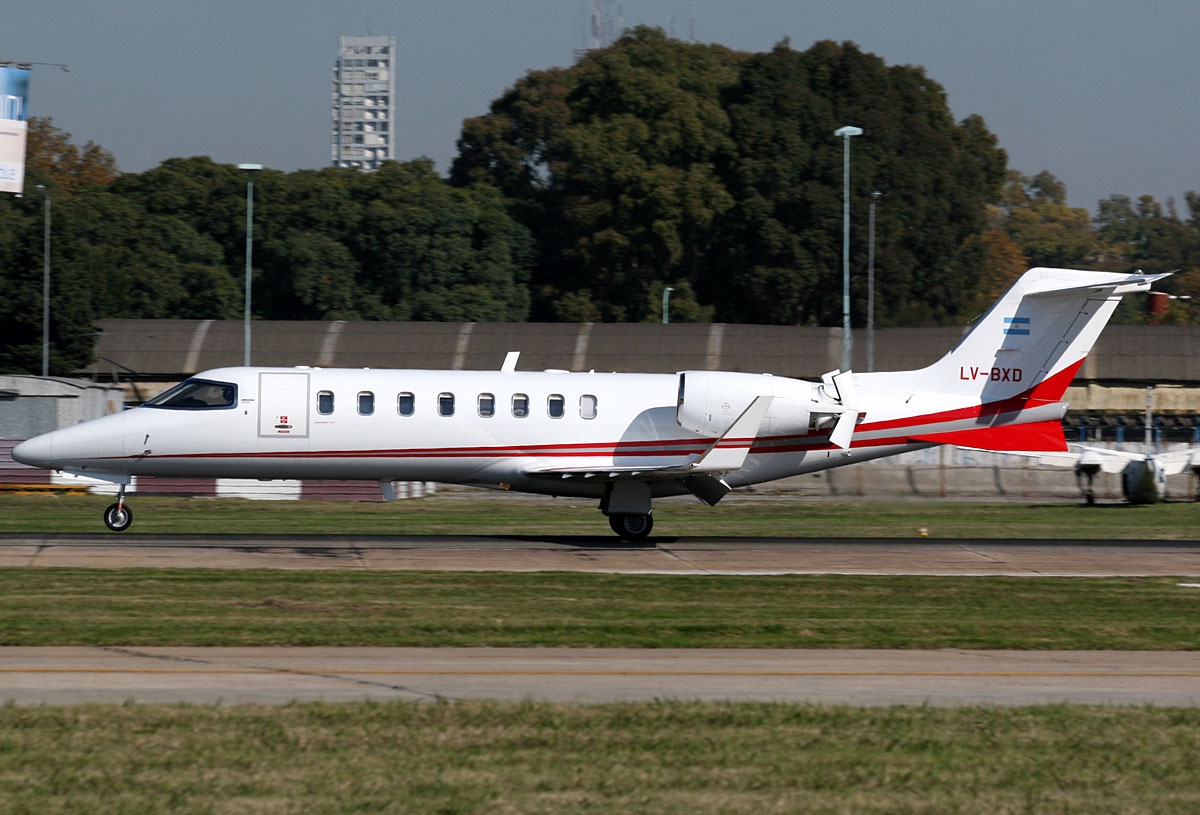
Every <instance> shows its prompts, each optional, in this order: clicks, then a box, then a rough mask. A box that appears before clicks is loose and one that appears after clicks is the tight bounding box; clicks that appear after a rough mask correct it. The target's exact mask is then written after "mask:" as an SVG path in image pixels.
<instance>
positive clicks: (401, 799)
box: [0, 702, 1200, 815]
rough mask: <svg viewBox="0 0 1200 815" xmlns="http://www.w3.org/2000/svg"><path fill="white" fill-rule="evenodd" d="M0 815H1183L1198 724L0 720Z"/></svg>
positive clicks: (728, 714) (477, 715)
mask: <svg viewBox="0 0 1200 815" xmlns="http://www.w3.org/2000/svg"><path fill="white" fill-rule="evenodd" d="M0 791H2V794H3V809H4V811H5V812H6V813H8V815H58V814H59V813H62V815H67V814H68V813H69V814H70V815H76V813H81V812H87V813H91V814H92V815H108V813H134V812H171V813H175V815H190V814H191V813H225V812H228V813H233V812H237V813H250V814H253V813H292V812H304V813H307V814H308V815H322V814H323V813H348V812H379V813H464V815H465V814H466V813H480V814H483V813H487V814H488V815H491V813H530V814H531V815H532V814H536V813H562V812H579V813H595V814H596V815H601V814H602V813H620V815H627V813H630V812H654V813H659V814H660V815H674V814H675V813H678V814H679V815H698V813H747V814H750V813H753V814H754V815H761V813H792V812H814V813H833V814H836V813H859V814H862V813H867V814H870V813H880V814H881V815H882V813H935V812H936V813H955V812H961V813H981V812H986V813H992V814H994V815H1004V813H1028V812H1061V813H1089V815H1104V814H1105V813H1121V815H1151V814H1153V815H1161V814H1162V813H1194V812H1197V811H1200V710H1197V709H1154V708H1112V707H1086V706H1048V707H1034V708H1016V709H1003V708H1001V709H997V708H978V707H971V708H931V707H894V708H876V709H854V708H844V707H829V708H823V707H815V706H806V705H784V704H767V705H762V704H703V703H677V702H649V703H628V704H615V705H596V706H570V705H552V704H530V703H524V704H522V703H483V702H466V703H456V704H417V703H402V702H394V703H393V702H388V703H359V704H321V703H313V704H292V705H286V706H283V707H264V706H258V705H245V706H238V707H234V708H222V707H197V706H187V705H177V706H158V705H146V706H142V705H127V706H100V705H82V706H74V707H46V708H17V707H12V706H9V707H2V708H0Z"/></svg>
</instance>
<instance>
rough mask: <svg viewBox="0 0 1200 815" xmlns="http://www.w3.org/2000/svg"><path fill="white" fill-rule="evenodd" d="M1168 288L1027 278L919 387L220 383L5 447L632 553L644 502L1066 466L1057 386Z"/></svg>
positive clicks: (52, 461) (94, 466)
mask: <svg viewBox="0 0 1200 815" xmlns="http://www.w3.org/2000/svg"><path fill="white" fill-rule="evenodd" d="M1165 276H1166V275H1142V274H1137V275H1125V274H1114V273H1109V272H1088V271H1075V270H1069V269H1045V268H1037V269H1031V270H1030V271H1028V272H1026V273H1025V274H1024V275H1022V276H1021V278H1020V279H1019V280H1018V281H1017V282H1016V283H1015V284H1013V286H1012V288H1011V289H1009V290H1008V291H1007V292H1006V293H1005V294H1004V295H1003V296H1002V297H1001V298H1000V299H999V300H998V301H997V302H996V304H995V305H994V306H992V308H991V309H990V310H989V311H988V312H987V314H985V315H984V316H983V317H982V318H981V319H980V320H979V321H978V322H977V323H976V324H975V326H974V327H973V328H972V329H971V331H970V332H969V333H968V334H967V335H966V336H965V337H964V338H963V339H962V340H961V341H960V342H959V343H958V345H957V346H955V348H954V349H953V350H951V351H950V352H949V353H947V354H946V355H945V356H944V357H942V358H941V359H940V360H939V361H937V362H935V363H934V364H932V365H930V366H928V367H926V368H922V369H920V370H916V371H900V372H889V373H867V374H856V373H851V372H850V371H841V372H837V371H835V372H831V373H829V374H826V375H825V376H823V377H822V381H821V382H819V383H817V382H806V381H802V380H797V379H790V378H785V377H775V376H771V375H769V374H746V373H727V372H714V371H684V372H682V373H678V374H622V373H607V374H606V373H595V372H588V373H567V372H565V371H545V372H540V373H534V372H518V371H516V370H515V367H516V354H515V353H510V354H509V356H508V358H507V359H506V360H505V364H504V366H503V367H502V368H501V370H499V371H426V370H369V369H363V370H350V369H330V370H323V369H312V368H221V369H217V370H212V371H207V372H205V373H202V374H199V375H198V376H196V377H193V378H192V379H188V380H187V381H185V382H183V383H182V384H180V385H179V386H177V387H175V388H173V389H171V390H169V391H167V392H165V393H163V394H162V395H160V396H158V397H156V398H154V399H152V400H150V401H149V402H147V403H146V404H145V405H142V406H141V407H137V408H134V409H132V410H128V411H125V412H123V413H118V414H114V415H111V416H105V417H103V418H101V419H96V420H93V421H91V422H86V423H84V424H80V425H76V426H74V427H69V428H64V429H62V430H56V431H54V432H52V433H47V434H45V435H42V436H38V437H36V438H33V439H30V440H28V441H26V442H23V443H22V444H20V445H18V446H17V447H16V449H15V450H14V451H13V457H14V458H15V459H16V460H17V461H20V462H23V463H25V464H30V465H33V466H36V467H44V468H47V469H53V470H61V471H64V472H67V473H73V474H77V475H85V476H91V477H93V478H100V479H104V480H107V481H111V482H113V483H115V484H118V485H119V486H120V490H119V492H118V496H117V502H116V503H115V504H113V505H112V506H110V507H108V509H106V510H105V512H104V520H105V523H106V524H108V526H109V528H111V529H113V530H117V531H120V530H124V529H126V528H128V527H129V525H130V523H131V522H132V518H133V516H132V513H131V511H130V509H129V507H128V505H126V503H125V487H126V485H128V484H129V482H130V480H131V477H132V476H135V475H153V476H177V477H216V478H259V479H284V478H326V479H347V480H360V479H361V480H368V479H369V480H373V481H378V482H379V483H380V485H381V487H382V489H383V490H384V494H385V497H391V496H389V495H388V493H389V491H390V485H391V482H392V481H396V480H413V481H441V482H447V483H454V484H467V485H473V486H480V487H493V488H499V489H510V490H518V491H522V492H531V493H542V494H548V495H559V496H576V497H590V498H594V499H596V500H597V501H598V502H599V508H600V510H601V511H602V512H603V513H604V514H605V515H607V516H608V519H609V524H610V525H611V526H612V528H613V530H614V531H615V532H616V533H617V534H618V535H621V536H622V537H626V538H641V537H645V536H646V535H648V534H649V533H650V529H651V526H652V517H651V502H652V499H654V498H656V497H662V496H669V495H683V494H687V493H691V494H692V495H695V496H696V497H697V498H699V499H700V500H702V501H704V502H705V503H707V504H710V505H712V504H716V503H717V502H718V501H720V500H721V498H722V497H724V496H725V495H726V494H727V493H728V492H729V491H730V490H731V489H735V488H737V487H741V486H746V485H749V484H757V483H761V482H764V481H771V480H774V479H778V478H784V477H787V476H793V475H798V474H802V473H810V472H815V471H818V470H824V469H829V468H832V467H841V466H844V465H846V464H853V463H856V462H859V461H866V460H869V459H875V458H881V457H883V456H890V455H895V454H897V453H903V452H906V451H909V450H917V449H922V448H925V447H931V446H934V445H937V444H962V445H967V446H971V447H979V448H983V449H988V450H999V451H1006V450H1035V451H1046V452H1050V451H1063V450H1066V443H1065V439H1064V437H1063V432H1062V425H1061V420H1062V417H1063V414H1064V413H1065V412H1066V408H1067V406H1066V403H1064V402H1062V401H1061V399H1062V397H1063V394H1064V392H1065V391H1066V388H1067V385H1068V384H1070V382H1071V380H1072V379H1073V378H1074V376H1075V372H1076V371H1077V370H1078V369H1079V366H1080V365H1081V364H1082V363H1083V360H1084V357H1085V356H1086V355H1087V353H1088V352H1089V351H1090V350H1091V348H1092V345H1093V344H1094V343H1095V341H1096V338H1097V336H1098V335H1099V334H1100V331H1101V330H1102V329H1103V328H1104V325H1105V324H1106V323H1107V322H1108V319H1109V317H1110V316H1111V315H1112V312H1113V309H1115V308H1116V306H1117V303H1118V302H1119V301H1120V299H1121V296H1122V295H1124V294H1127V293H1130V292H1140V291H1146V290H1148V289H1149V288H1150V286H1151V284H1152V283H1153V282H1154V281H1156V280H1158V279H1159V278H1162V277H1165Z"/></svg>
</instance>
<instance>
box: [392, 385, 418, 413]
mask: <svg viewBox="0 0 1200 815" xmlns="http://www.w3.org/2000/svg"><path fill="white" fill-rule="evenodd" d="M416 401H417V400H416V399H415V398H413V395H412V394H411V393H410V392H409V391H405V392H404V393H401V394H397V395H396V412H397V413H399V414H400V415H401V416H411V415H413V411H414V410H415V409H416V407H417V404H416Z"/></svg>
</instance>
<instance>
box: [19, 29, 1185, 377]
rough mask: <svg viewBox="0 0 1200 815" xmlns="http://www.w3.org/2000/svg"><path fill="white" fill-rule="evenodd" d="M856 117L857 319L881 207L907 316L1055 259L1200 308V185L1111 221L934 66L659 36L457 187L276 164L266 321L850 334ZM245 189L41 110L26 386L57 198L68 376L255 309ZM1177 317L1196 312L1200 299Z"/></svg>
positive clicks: (28, 235)
mask: <svg viewBox="0 0 1200 815" xmlns="http://www.w3.org/2000/svg"><path fill="white" fill-rule="evenodd" d="M846 124H853V125H857V126H859V127H862V128H863V130H864V131H865V133H864V135H863V136H861V137H858V138H855V139H853V140H852V142H851V144H850V149H851V152H852V173H851V211H852V223H851V268H852V272H853V284H852V302H853V305H852V309H853V321H854V324H855V325H862V324H863V322H864V321H865V307H866V299H867V297H866V294H867V293H866V282H865V278H866V275H865V269H866V265H867V252H868V248H869V247H868V243H869V242H868V235H867V233H868V219H867V212H868V206H869V203H870V202H871V201H872V200H873V199H872V193H879V195H878V196H876V197H875V200H877V202H878V203H877V206H876V219H875V269H876V281H877V283H876V303H877V312H876V322H877V324H878V325H881V326H887V325H939V324H953V323H961V322H964V321H966V320H969V319H971V318H972V317H974V316H975V315H977V314H978V313H979V312H980V311H981V310H982V309H983V308H985V307H986V306H987V305H988V304H990V302H991V301H992V300H993V299H994V297H995V296H996V294H998V293H999V291H1000V290H1002V289H1003V288H1004V287H1006V286H1007V285H1008V284H1009V283H1010V282H1011V281H1012V280H1013V279H1014V278H1015V277H1016V276H1017V275H1019V274H1020V273H1021V272H1022V271H1024V270H1025V269H1026V268H1028V267H1030V266H1037V265H1047V266H1083V267H1087V268H1094V269H1109V270H1114V271H1124V270H1130V269H1135V268H1145V269H1146V270H1148V271H1151V270H1153V271H1166V270H1171V269H1181V270H1182V273H1181V274H1178V275H1176V276H1175V277H1173V278H1171V279H1169V281H1168V283H1167V285H1166V286H1165V287H1164V288H1166V289H1167V290H1168V291H1171V292H1174V293H1176V294H1181V295H1195V296H1198V297H1200V195H1197V194H1196V193H1194V192H1189V193H1188V194H1187V195H1186V198H1185V205H1186V209H1187V213H1186V215H1181V214H1180V213H1179V212H1177V211H1176V208H1175V204H1174V202H1173V201H1168V202H1166V205H1165V206H1164V205H1162V204H1160V203H1159V202H1157V201H1156V200H1155V199H1154V198H1152V197H1150V196H1142V197H1141V198H1138V199H1137V200H1136V201H1135V200H1133V199H1131V198H1129V197H1127V196H1123V195H1113V196H1112V197H1110V198H1109V199H1107V200H1105V201H1101V202H1098V205H1097V215H1096V216H1095V217H1094V218H1093V217H1092V216H1091V215H1090V214H1089V212H1088V211H1087V210H1086V209H1080V208H1072V207H1069V206H1068V205H1067V204H1066V189H1065V187H1064V185H1063V184H1062V183H1061V182H1060V181H1059V180H1058V179H1057V178H1055V177H1054V175H1053V174H1052V173H1050V172H1048V171H1043V172H1040V173H1038V174H1036V175H1034V176H1025V175H1023V174H1022V173H1020V172H1019V171H1017V170H1013V169H1010V168H1008V167H1007V156H1006V155H1005V152H1004V150H1003V149H1001V148H1000V147H999V145H998V142H997V139H996V137H995V136H994V135H993V134H992V133H991V132H990V131H989V130H988V129H987V127H986V124H985V122H984V121H983V119H982V118H980V117H978V116H968V117H966V118H965V119H962V120H961V121H957V122H956V121H955V120H954V119H953V117H952V116H951V114H950V110H949V106H948V104H947V100H946V94H945V91H944V89H943V88H942V87H941V86H940V85H939V84H938V83H937V82H935V81H934V80H933V79H931V78H930V77H928V76H927V75H926V73H925V71H924V70H923V69H921V68H918V67H913V66H896V65H888V64H886V63H885V61H884V60H883V59H882V58H880V57H878V56H876V55H874V54H870V53H866V52H863V51H862V50H860V49H859V48H858V47H857V46H855V45H854V44H853V43H849V42H847V43H841V44H838V43H832V42H819V43H817V44H815V45H813V46H812V47H811V48H809V49H808V50H806V51H798V50H796V49H793V48H792V47H791V45H790V43H789V42H787V41H786V40H785V41H783V42H781V43H779V44H778V45H777V46H776V47H774V48H773V49H772V50H770V51H769V52H765V53H754V54H751V53H745V52H739V51H733V50H731V49H728V48H725V47H723V46H720V45H700V44H693V43H684V42H681V41H678V40H674V39H671V38H669V37H667V36H666V35H665V34H664V33H663V32H662V31H660V30H658V29H652V28H637V29H634V30H632V31H630V32H628V33H627V34H626V35H625V36H624V37H623V38H622V39H621V40H620V41H618V42H617V43H616V44H615V45H613V46H612V47H610V48H606V49H602V50H598V51H594V52H591V53H589V54H587V55H585V56H583V57H581V58H580V59H579V61H578V62H576V63H575V64H574V65H572V66H570V67H568V68H552V69H548V70H544V71H531V72H529V73H528V74H526V75H525V76H524V77H522V78H520V79H519V80H518V81H517V82H516V83H515V84H514V85H513V86H512V88H510V89H509V90H508V91H506V92H505V93H504V94H503V95H502V96H501V97H500V98H498V99H496V100H495V101H493V102H492V104H491V106H490V109H489V110H488V112H487V113H485V114H483V115H481V116H478V117H475V118H471V119H468V120H467V121H465V122H464V124H463V129H462V133H461V136H460V138H459V141H458V152H457V156H456V158H455V159H454V161H453V164H452V166H451V167H450V168H449V176H448V178H442V177H441V176H440V175H439V174H438V173H437V172H436V171H435V168H434V166H433V163H432V162H431V161H429V160H425V159H422V160H416V161H410V162H403V163H401V162H390V163H388V164H386V165H385V166H384V167H382V168H381V169H380V170H378V171H376V172H372V173H361V172H358V171H355V170H348V169H340V168H326V169H321V170H300V171H296V172H292V173H283V172H279V171H275V170H270V169H267V170H263V171H261V172H258V173H256V174H255V177H254V190H255V210H254V231H253V288H254V297H253V302H254V316H255V317H256V318H260V319H275V320H289V319H295V320H333V319H345V320H452V321H525V320H539V321H642V320H657V319H659V318H660V314H661V312H660V309H661V298H662V294H663V290H664V288H665V287H667V286H670V287H671V288H672V290H673V291H672V294H671V298H670V310H671V314H670V318H671V319H672V320H673V321H720V322H736V323H771V324H811V325H836V324H840V322H841V307H842V306H841V279H842V266H841V252H842V172H843V158H844V154H843V150H844V145H843V142H842V139H840V138H835V137H834V136H833V131H834V130H836V129H837V128H838V127H841V126H842V125H846ZM246 181H247V179H246V176H245V174H244V173H243V172H242V171H240V170H238V169H237V168H236V167H235V166H233V165H223V164H218V163H216V162H213V161H212V160H211V159H208V158H204V157H193V158H174V159H169V160H167V161H164V162H163V163H162V164H160V165H159V166H158V167H156V168H154V169H151V170H148V171H146V172H143V173H120V172H119V171H118V169H117V166H116V162H115V161H114V160H113V158H112V156H111V154H109V153H108V152H107V151H105V150H104V149H103V148H102V147H100V146H98V145H95V144H93V143H91V142H88V143H86V144H85V145H83V146H82V147H78V146H76V145H74V144H73V143H72V142H71V137H70V136H69V134H65V133H63V132H62V131H60V130H59V129H57V128H56V127H55V126H54V124H53V122H52V121H50V120H48V119H35V120H31V122H30V137H29V151H28V159H27V171H26V191H27V192H26V195H25V196H24V197H23V198H15V197H6V198H4V199H0V281H2V282H3V284H4V290H5V292H6V295H7V296H6V297H5V298H3V299H0V332H2V341H0V370H3V371H7V372H36V371H38V370H40V360H41V330H42V328H41V291H42V274H41V272H42V249H43V245H42V236H43V218H44V209H43V205H44V199H43V197H42V193H41V191H38V190H36V189H35V188H36V185H38V184H41V185H42V186H43V188H44V190H45V192H46V193H47V194H49V196H50V198H51V201H52V213H53V214H52V223H53V228H52V259H51V260H52V268H53V288H52V296H51V303H52V307H51V310H52V326H51V330H52V346H53V349H52V356H51V369H52V371H54V372H58V373H66V372H69V371H71V370H74V369H76V368H78V367H81V366H83V365H86V364H87V363H88V362H90V361H91V349H92V345H93V342H94V328H93V323H94V321H95V320H98V319H103V318H214V319H234V318H239V317H240V316H241V312H242V302H243V300H242V297H243V295H242V291H243V278H244V264H245V241H246V234H245V223H246ZM1127 300H1128V298H1127ZM1137 309H1138V306H1137V305H1136V304H1135V303H1128V304H1127V305H1125V306H1124V307H1123V311H1122V312H1121V314H1120V316H1119V318H1120V319H1124V320H1127V321H1136V320H1138V319H1141V315H1140V313H1139V312H1138V310H1137ZM1160 319H1165V320H1167V321H1172V322H1197V317H1196V315H1195V314H1194V313H1193V308H1192V307H1191V306H1190V304H1189V303H1188V301H1186V300H1177V301H1174V302H1173V305H1172V309H1171V310H1170V311H1169V313H1168V314H1167V315H1165V317H1161V318H1160Z"/></svg>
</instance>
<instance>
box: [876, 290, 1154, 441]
mask: <svg viewBox="0 0 1200 815" xmlns="http://www.w3.org/2000/svg"><path fill="white" fill-rule="evenodd" d="M1166 276H1167V275H1165V274H1155V275H1146V274H1134V275H1129V274H1121V273H1113V272H1089V271H1079V270H1074V269H1048V268H1035V269H1030V270H1029V271H1028V272H1026V273H1025V274H1023V275H1021V277H1020V278H1019V279H1018V280H1017V281H1016V283H1014V284H1013V285H1012V287H1011V288H1010V289H1009V290H1008V291H1007V292H1005V293H1004V295H1003V296H1001V298H1000V299H999V300H997V301H996V303H995V305H993V306H992V307H991V309H989V310H988V312H987V313H986V314H984V315H983V317H981V318H980V319H979V321H978V322H977V323H976V324H975V325H974V326H973V327H972V328H971V330H970V331H969V332H968V333H967V334H966V336H964V337H963V338H962V340H961V341H960V342H959V343H958V345H956V346H955V347H954V348H953V349H952V350H951V351H950V352H949V353H947V354H946V355H945V356H943V357H942V358H941V359H940V360H938V361H937V362H935V363H933V364H932V365H930V366H928V367H926V368H922V369H920V370H917V371H907V372H900V373H883V374H859V375H856V376H855V379H856V380H857V383H856V384H857V386H858V387H859V389H860V390H864V389H871V390H877V389H878V390H879V391H887V392H890V393H891V394H893V395H896V394H897V392H900V393H908V394H910V395H909V396H908V398H907V399H906V400H905V403H906V405H907V406H908V408H909V410H906V411H905V413H906V414H907V416H906V417H905V418H903V419H901V418H899V417H897V419H896V420H893V421H891V422H889V421H884V422H882V423H880V422H872V419H873V418H874V417H872V416H871V415H870V414H868V415H867V416H866V417H865V418H866V422H865V423H864V424H863V425H860V427H859V428H858V431H859V432H856V433H855V437H856V438H857V437H858V436H859V435H860V433H861V432H862V431H866V430H869V429H871V428H872V427H873V426H875V427H878V426H880V425H888V424H891V425H893V426H894V427H898V426H899V425H900V423H901V422H904V423H907V424H908V427H910V428H911V429H912V430H913V431H914V432H913V433H912V434H911V435H910V436H909V438H910V439H911V440H913V441H935V442H939V443H948V444H961V445H965V446H970V447H979V448H983V449H989V450H1001V451H1002V450H1039V451H1049V450H1055V451H1057V450H1065V449H1066V440H1065V438H1064V437H1063V433H1062V425H1061V419H1062V415H1063V414H1064V413H1065V411H1066V404H1065V403H1063V402H1062V399H1063V396H1064V395H1065V393H1066V390H1067V386H1068V385H1070V384H1071V381H1072V380H1073V379H1074V378H1075V375H1076V373H1077V372H1078V371H1079V369H1080V367H1081V366H1082V365H1083V363H1084V360H1085V359H1086V358H1087V355H1088V353H1089V352H1090V351H1091V349H1092V346H1093V345H1094V344H1095V342H1096V339H1097V338H1098V337H1099V336H1100V332H1101V331H1102V330H1103V329H1104V326H1105V325H1106V324H1107V323H1108V320H1109V318H1110V317H1111V316H1112V313H1113V311H1114V310H1115V309H1116V307H1117V304H1118V303H1120V301H1121V297H1122V296H1123V295H1125V294H1131V293H1134V292H1144V291H1148V290H1149V289H1150V287H1151V285H1152V284H1153V283H1154V282H1155V281H1157V280H1159V279H1161V278H1163V277H1166ZM914 412H915V413H916V415H915V416H914Z"/></svg>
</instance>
